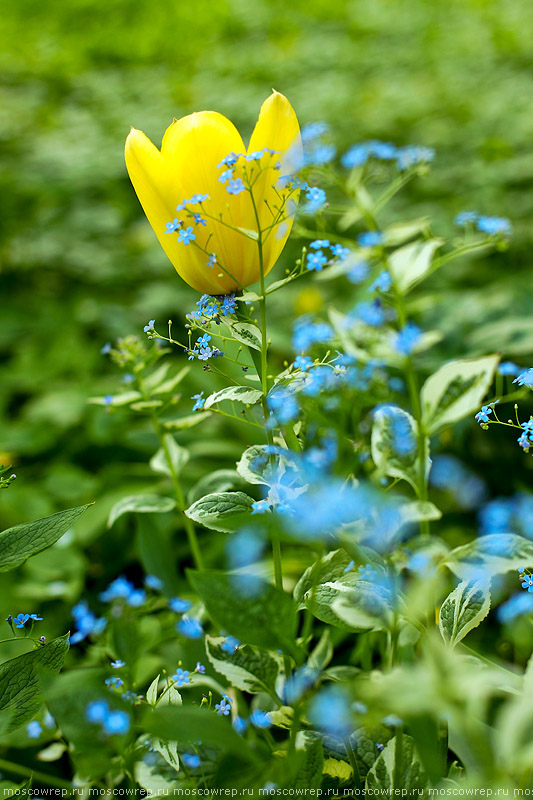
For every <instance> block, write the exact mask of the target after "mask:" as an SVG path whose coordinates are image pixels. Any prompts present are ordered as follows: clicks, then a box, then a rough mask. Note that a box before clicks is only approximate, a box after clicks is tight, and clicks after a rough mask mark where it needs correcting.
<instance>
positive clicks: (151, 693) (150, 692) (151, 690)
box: [146, 674, 161, 706]
mask: <svg viewBox="0 0 533 800" xmlns="http://www.w3.org/2000/svg"><path fill="white" fill-rule="evenodd" d="M160 677H161V675H160V674H159V675H158V676H157V678H154V679H153V681H152V683H151V684H150V686H149V687H148V689H147V691H146V700H147V702H148V703H150V705H151V706H155V704H156V702H157V688H158V686H159V679H160Z"/></svg>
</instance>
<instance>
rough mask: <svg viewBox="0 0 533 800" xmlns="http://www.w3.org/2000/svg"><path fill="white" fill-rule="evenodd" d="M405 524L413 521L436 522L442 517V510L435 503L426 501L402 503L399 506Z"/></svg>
mask: <svg viewBox="0 0 533 800" xmlns="http://www.w3.org/2000/svg"><path fill="white" fill-rule="evenodd" d="M398 511H399V512H400V514H401V517H402V520H403V522H404V524H408V523H413V522H423V521H427V522H435V521H436V520H438V519H440V518H441V517H442V512H441V511H439V509H438V508H437V506H435V505H433V503H429V502H428V501H427V500H426V501H423V502H422V501H415V502H413V503H402V505H401V506H400V507H399V508H398Z"/></svg>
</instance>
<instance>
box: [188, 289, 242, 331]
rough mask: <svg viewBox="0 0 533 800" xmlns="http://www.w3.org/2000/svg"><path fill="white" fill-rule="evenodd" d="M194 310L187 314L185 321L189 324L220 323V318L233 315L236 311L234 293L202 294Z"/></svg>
mask: <svg viewBox="0 0 533 800" xmlns="http://www.w3.org/2000/svg"><path fill="white" fill-rule="evenodd" d="M196 306H197V308H196V310H195V311H191V313H190V314H187V319H188V320H190V321H191V322H195V321H197V320H199V321H200V322H201V323H202V324H205V323H207V322H216V323H217V324H219V323H220V318H221V317H227V316H229V315H230V314H234V313H235V311H236V309H237V300H236V299H235V293H234V292H233V293H232V294H218V295H210V294H203V295H202V296H201V297H200V299H199V300H198V301H197V303H196Z"/></svg>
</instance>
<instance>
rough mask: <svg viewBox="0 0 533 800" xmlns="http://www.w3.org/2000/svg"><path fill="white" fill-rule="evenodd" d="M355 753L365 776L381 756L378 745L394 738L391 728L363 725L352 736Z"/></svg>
mask: <svg viewBox="0 0 533 800" xmlns="http://www.w3.org/2000/svg"><path fill="white" fill-rule="evenodd" d="M350 738H351V742H352V745H353V750H354V753H355V760H356V762H357V768H358V770H359V775H360V777H361V778H364V777H365V776H366V774H367V773H368V770H369V769H371V768H372V765H373V764H374V763H375V761H376V760H377V758H378V757H379V750H378V749H377V747H376V745H378V744H387V742H388V741H389V739H392V733H391V731H390V728H386V727H385V725H380V724H379V723H378V724H377V725H361V727H360V728H357V729H356V731H355V732H354V733H353V735H352V736H351V737H350Z"/></svg>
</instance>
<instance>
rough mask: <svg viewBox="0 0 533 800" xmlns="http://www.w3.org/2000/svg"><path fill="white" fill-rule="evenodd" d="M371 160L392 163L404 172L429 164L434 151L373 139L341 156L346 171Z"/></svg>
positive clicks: (433, 157)
mask: <svg viewBox="0 0 533 800" xmlns="http://www.w3.org/2000/svg"><path fill="white" fill-rule="evenodd" d="M371 159H375V160H376V161H388V162H394V163H395V164H396V166H397V168H398V169H399V170H401V171H404V170H406V169H409V168H410V167H413V166H416V165H417V164H428V163H430V162H431V161H433V160H434V159H435V151H434V150H433V149H432V148H430V147H419V146H417V145H407V146H406V147H396V145H394V144H392V143H391V142H380V141H378V140H375V139H373V140H370V141H368V142H361V143H359V144H355V145H353V146H352V147H350V149H349V150H348V151H347V152H346V153H344V155H343V156H342V158H341V162H342V165H343V166H344V167H346V168H347V169H354V168H355V167H362V166H364V165H365V164H366V163H367V162H368V161H370V160H371Z"/></svg>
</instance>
